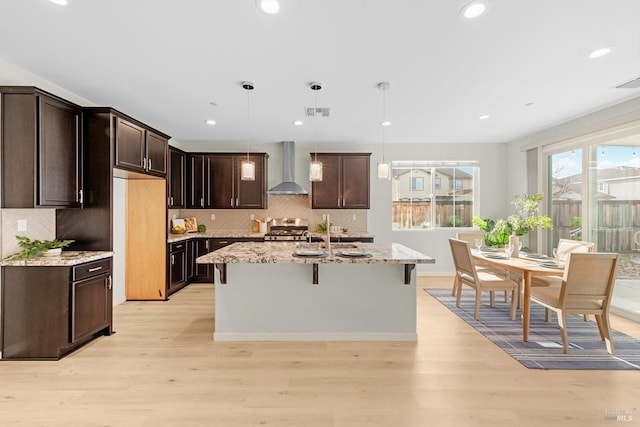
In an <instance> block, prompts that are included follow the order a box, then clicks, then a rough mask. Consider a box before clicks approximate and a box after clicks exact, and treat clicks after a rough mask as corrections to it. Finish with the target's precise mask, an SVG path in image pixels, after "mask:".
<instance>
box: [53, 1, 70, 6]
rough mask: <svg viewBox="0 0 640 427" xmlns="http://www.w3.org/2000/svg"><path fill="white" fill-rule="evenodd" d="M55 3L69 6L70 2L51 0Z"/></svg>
mask: <svg viewBox="0 0 640 427" xmlns="http://www.w3.org/2000/svg"><path fill="white" fill-rule="evenodd" d="M49 1H50V2H51V3H53V4H57V5H58V6H67V5H68V4H69V2H68V1H67V0H49Z"/></svg>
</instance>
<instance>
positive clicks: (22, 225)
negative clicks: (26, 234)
mask: <svg viewBox="0 0 640 427" xmlns="http://www.w3.org/2000/svg"><path fill="white" fill-rule="evenodd" d="M18 231H27V220H26V219H19V220H18Z"/></svg>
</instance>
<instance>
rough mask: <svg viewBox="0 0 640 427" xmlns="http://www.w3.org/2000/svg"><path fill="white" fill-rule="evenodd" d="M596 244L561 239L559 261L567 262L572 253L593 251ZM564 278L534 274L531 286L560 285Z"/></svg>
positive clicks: (558, 251) (557, 252) (558, 252)
mask: <svg viewBox="0 0 640 427" xmlns="http://www.w3.org/2000/svg"><path fill="white" fill-rule="evenodd" d="M595 247H596V244H595V243H593V242H583V241H582V240H570V239H560V240H559V241H558V247H557V250H556V255H557V257H558V261H562V262H566V261H567V260H568V259H569V255H570V254H572V253H586V252H593V250H594V249H595ZM561 284H562V278H560V277H557V276H534V277H532V278H531V286H532V287H533V286H560V285H561Z"/></svg>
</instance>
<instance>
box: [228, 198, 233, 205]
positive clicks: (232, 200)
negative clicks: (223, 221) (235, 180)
mask: <svg viewBox="0 0 640 427" xmlns="http://www.w3.org/2000/svg"><path fill="white" fill-rule="evenodd" d="M229 203H231V207H233V197H232V198H231V202H229Z"/></svg>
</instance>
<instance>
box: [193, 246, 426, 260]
mask: <svg viewBox="0 0 640 427" xmlns="http://www.w3.org/2000/svg"><path fill="white" fill-rule="evenodd" d="M297 245H300V244H299V243H289V242H240V243H234V244H232V245H229V246H226V247H224V248H222V249H218V250H216V251H213V252H211V253H208V254H206V255H203V256H201V257H199V258H197V260H196V262H197V263H198V264H236V263H245V264H328V263H330V264H340V263H344V264H434V263H435V259H434V258H431V257H430V256H427V255H424V254H422V253H420V252H418V251H415V250H413V249H410V248H408V247H406V246H403V245H401V244H399V243H354V244H352V243H332V244H331V247H332V252H333V253H332V255H331V256H326V257H301V256H296V255H295V254H294V253H295V252H296V250H297V248H300V247H302V246H297ZM303 245H304V244H303ZM354 246H355V248H354ZM304 247H308V246H304ZM311 248H321V245H320V244H311ZM354 249H359V250H361V251H362V252H364V253H367V254H370V257H344V256H339V253H340V252H341V251H353V250H354Z"/></svg>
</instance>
